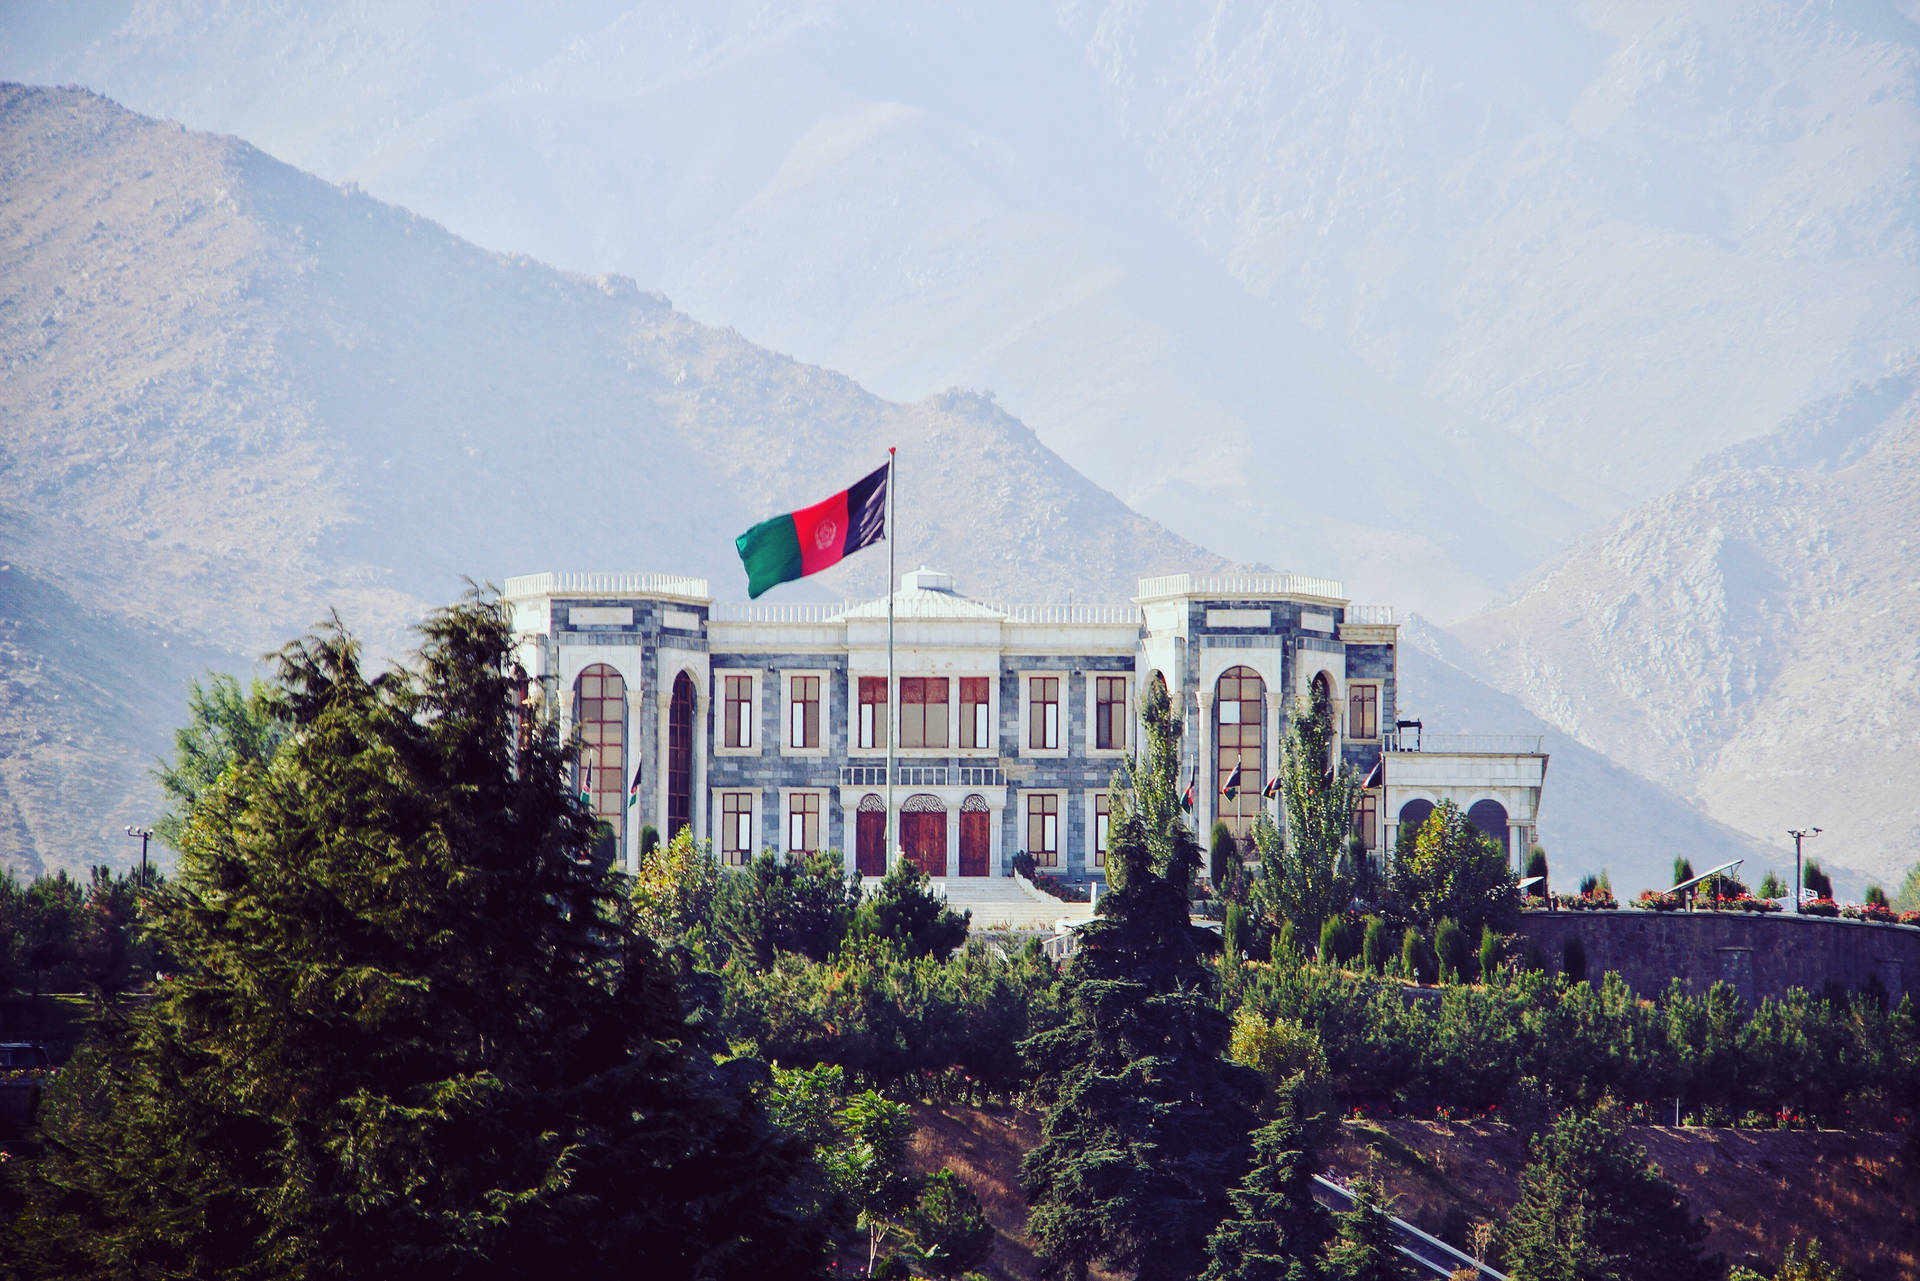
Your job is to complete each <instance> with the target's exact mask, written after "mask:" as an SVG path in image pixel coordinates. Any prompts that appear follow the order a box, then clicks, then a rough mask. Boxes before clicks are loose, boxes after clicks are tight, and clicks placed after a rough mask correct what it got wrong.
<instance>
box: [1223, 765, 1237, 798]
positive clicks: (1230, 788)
mask: <svg viewBox="0 0 1920 1281" xmlns="http://www.w3.org/2000/svg"><path fill="white" fill-rule="evenodd" d="M1220 794H1221V795H1222V796H1224V797H1226V798H1227V799H1228V800H1230V801H1232V800H1238V799H1239V797H1240V767H1239V766H1238V765H1236V766H1234V767H1233V777H1232V778H1230V779H1228V780H1227V786H1226V788H1225V789H1224V790H1222V791H1221V793H1220Z"/></svg>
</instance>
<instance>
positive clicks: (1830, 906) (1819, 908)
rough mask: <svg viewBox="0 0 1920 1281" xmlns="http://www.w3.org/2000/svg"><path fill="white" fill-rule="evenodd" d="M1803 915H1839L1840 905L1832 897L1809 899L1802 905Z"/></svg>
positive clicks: (1801, 913)
mask: <svg viewBox="0 0 1920 1281" xmlns="http://www.w3.org/2000/svg"><path fill="white" fill-rule="evenodd" d="M1800 915H1802V916H1838V915H1840V905H1839V904H1838V903H1836V902H1834V901H1833V900H1832V899H1830V898H1814V899H1808V900H1807V901H1806V902H1804V903H1802V904H1801V905H1800Z"/></svg>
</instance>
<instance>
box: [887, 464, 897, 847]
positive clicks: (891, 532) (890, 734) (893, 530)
mask: <svg viewBox="0 0 1920 1281" xmlns="http://www.w3.org/2000/svg"><path fill="white" fill-rule="evenodd" d="M893 460H894V454H893V446H892V445H888V446H887V703H886V708H887V839H886V868H885V870H888V871H891V870H892V868H893V858H894V849H893V823H894V819H893V740H894V737H895V736H894V725H893V700H894V697H895V695H894V688H893V589H894V583H895V582H896V581H897V579H896V578H895V577H894V566H893V545H894V542H895V541H896V540H897V539H898V538H899V536H900V529H899V526H897V525H895V524H894V520H893V511H894V484H893Z"/></svg>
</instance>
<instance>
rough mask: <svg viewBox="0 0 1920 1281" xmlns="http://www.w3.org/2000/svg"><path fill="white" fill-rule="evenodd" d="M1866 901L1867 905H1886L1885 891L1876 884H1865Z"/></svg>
mask: <svg viewBox="0 0 1920 1281" xmlns="http://www.w3.org/2000/svg"><path fill="white" fill-rule="evenodd" d="M1866 902H1867V906H1868V907H1886V906H1887V892H1886V891H1885V890H1883V889H1881V888H1880V887H1879V886H1878V885H1869V886H1867V899H1866Z"/></svg>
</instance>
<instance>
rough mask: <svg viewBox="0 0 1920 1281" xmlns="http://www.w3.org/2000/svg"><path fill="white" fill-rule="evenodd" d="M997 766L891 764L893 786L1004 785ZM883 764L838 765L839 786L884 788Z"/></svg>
mask: <svg viewBox="0 0 1920 1281" xmlns="http://www.w3.org/2000/svg"><path fill="white" fill-rule="evenodd" d="M1006 783H1007V776H1006V774H1005V773H1003V772H1002V771H1001V769H1000V767H999V766H998V765H902V764H897V763H896V764H895V765H894V767H893V784H894V786H895V787H1005V786H1006ZM886 785H887V767H886V766H885V765H842V766H841V767H840V786H842V787H885V786H886Z"/></svg>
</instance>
